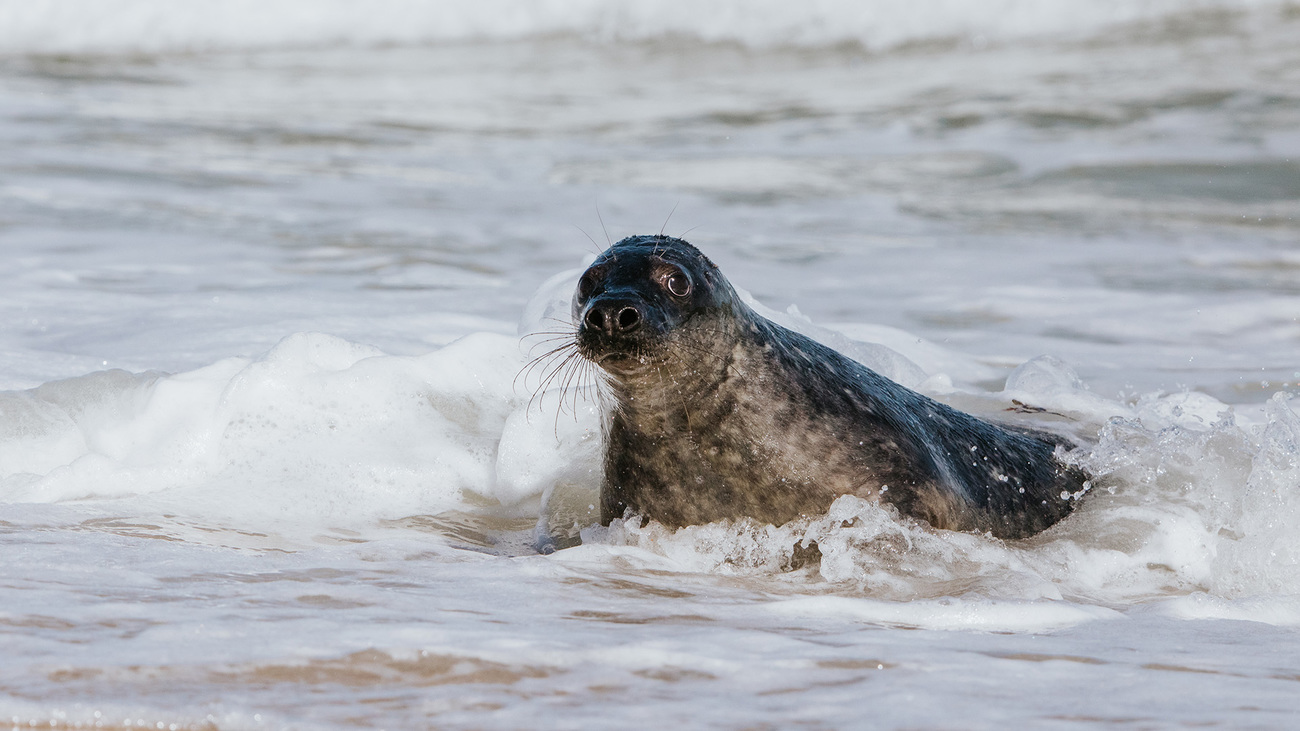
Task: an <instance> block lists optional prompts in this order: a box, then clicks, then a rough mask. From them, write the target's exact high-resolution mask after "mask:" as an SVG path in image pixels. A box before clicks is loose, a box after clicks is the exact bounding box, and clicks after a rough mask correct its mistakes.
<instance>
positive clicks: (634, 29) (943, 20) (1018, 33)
mask: <svg viewBox="0 0 1300 731" xmlns="http://www.w3.org/2000/svg"><path fill="white" fill-rule="evenodd" d="M1285 4H1286V3H1285V2H1281V1H1279V0H1197V1H1196V2H1185V1H1182V0H1143V1H1142V2H1122V1H1121V0H1090V1H1089V2H1082V3H1080V2H1068V1H1067V0H1050V1H1047V2H1026V1H1025V0H996V1H995V2H975V1H971V0H921V1H919V2H916V1H908V0H887V1H886V2H874V3H855V2H848V1H846V0H819V1H818V2H808V3H789V2H778V1H774V0H763V1H762V2H742V1H741V0H726V1H724V2H711V3H705V4H700V3H697V2H689V1H688V0H655V1H653V2H633V1H631V0H578V1H577V2H530V1H529V0H474V1H472V2H471V1H469V0H453V1H450V2H438V3H428V2H420V1H419V0H374V1H373V2H367V3H359V2H352V1H350V0H317V1H315V2H307V1H305V0H260V1H258V2H254V1H253V0H229V1H227V2H221V3H170V2H165V1H163V0H47V1H46V2H39V3H7V4H6V5H5V6H4V7H0V52H9V53H32V52H41V53H52V52H58V53H103V52H109V53H115V52H126V53H131V52H146V53H148V52H158V51H177V50H202V49H248V48H279V47H293V46H307V45H313V46H314V45H334V44H351V45H378V44H392V43H425V42H431V41H464V40H479V39H495V40H500V39H516V38H525V37H530V36H543V35H547V34H556V33H573V34H578V35H581V36H585V37H588V38H592V39H598V40H607V39H619V40H625V39H632V40H644V39H653V38H663V37H667V36H672V35H685V36H689V37H695V38H699V39H702V40H706V41H731V42H739V43H743V44H747V45H752V46H771V45H780V44H794V45H804V46H822V45H831V44H836V43H845V42H854V43H860V44H862V45H864V46H865V47H867V48H872V49H879V48H888V47H891V46H896V45H899V44H903V43H909V42H917V41H926V40H935V39H952V38H958V39H967V40H972V41H974V42H976V43H985V42H989V41H1002V40H1014V39H1026V38H1034V37H1040V36H1069V37H1077V36H1081V35H1086V34H1089V33H1093V32H1096V31H1098V30H1100V29H1103V28H1106V27H1108V26H1111V25H1114V24H1117V23H1127V22H1133V21H1142V20H1156V19H1159V18H1162V17H1164V16H1167V15H1170V14H1173V13H1186V12H1196V11H1213V10H1228V11H1239V10H1256V9H1272V8H1277V7H1280V6H1284V5H1285Z"/></svg>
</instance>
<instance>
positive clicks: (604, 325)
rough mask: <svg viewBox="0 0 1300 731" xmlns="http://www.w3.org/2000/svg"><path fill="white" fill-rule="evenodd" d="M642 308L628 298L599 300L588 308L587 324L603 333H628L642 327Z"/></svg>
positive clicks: (584, 319) (585, 319)
mask: <svg viewBox="0 0 1300 731" xmlns="http://www.w3.org/2000/svg"><path fill="white" fill-rule="evenodd" d="M642 319H643V318H642V316H641V310H640V308H638V307H637V306H636V304H635V303H632V302H628V301H627V300H603V301H602V300H597V301H595V302H592V303H591V305H590V306H589V307H588V308H587V315H586V317H584V318H583V321H584V322H585V323H586V326H587V327H589V328H591V329H593V330H596V331H597V332H600V333H601V334H603V335H611V336H612V335H628V334H631V333H633V332H636V331H637V329H638V328H640V327H641V320H642Z"/></svg>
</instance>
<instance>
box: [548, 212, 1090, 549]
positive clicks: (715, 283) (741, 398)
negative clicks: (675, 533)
mask: <svg viewBox="0 0 1300 731" xmlns="http://www.w3.org/2000/svg"><path fill="white" fill-rule="evenodd" d="M573 312H574V320H575V322H577V323H578V334H577V342H578V350H579V352H580V353H581V354H582V355H583V357H585V358H587V359H588V360H590V361H591V362H593V363H595V364H596V365H598V366H599V367H600V368H601V369H602V370H603V371H604V373H605V375H606V376H607V379H606V380H607V384H608V387H609V391H610V394H611V395H612V397H613V399H612V408H611V413H610V414H609V415H608V417H609V421H608V426H607V435H606V437H607V442H606V452H605V480H604V484H603V485H602V487H601V521H602V523H604V524H606V525H608V524H609V522H610V521H611V520H613V519H615V518H622V517H624V516H625V515H627V514H634V515H639V516H641V517H643V518H648V519H650V520H655V521H658V522H660V523H663V524H665V525H667V526H671V527H680V526H685V525H693V524H700V523H709V522H713V521H717V520H722V519H727V518H730V519H738V518H743V517H749V518H754V519H756V520H759V521H762V522H766V523H772V524H776V525H780V524H783V523H786V522H788V521H790V520H793V519H795V518H798V517H801V516H816V515H820V514H822V513H824V512H826V510H827V508H829V506H830V504H831V502H833V501H834V500H835V498H837V497H839V496H840V495H846V494H851V495H858V496H860V497H863V498H866V499H871V500H881V501H884V502H886V503H889V504H891V505H894V506H895V507H897V508H898V510H899V511H900V512H901V513H903V514H905V515H909V516H912V517H915V518H919V519H921V520H925V521H928V522H929V523H930V524H932V525H934V526H935V527H938V528H947V529H952V530H963V531H979V532H989V533H992V534H993V535H994V536H998V537H1000V538H1022V537H1026V536H1030V535H1033V534H1034V533H1037V532H1039V531H1041V530H1043V529H1045V528H1047V527H1048V526H1050V525H1052V524H1053V523H1056V522H1057V521H1059V520H1061V519H1062V518H1064V517H1065V516H1066V515H1068V514H1069V512H1070V510H1071V508H1072V507H1073V505H1074V500H1073V499H1071V498H1070V497H1069V495H1071V494H1075V493H1081V491H1082V490H1083V489H1084V482H1085V480H1086V479H1087V476H1086V475H1085V474H1083V473H1082V472H1080V471H1079V470H1077V469H1075V468H1073V467H1069V466H1067V465H1064V464H1062V463H1061V462H1060V461H1058V459H1057V458H1056V456H1055V450H1056V447H1057V444H1056V443H1054V442H1053V441H1050V439H1051V437H1047V436H1045V435H1041V434H1036V433H1027V432H1020V431H1016V430H1013V429H1010V428H1007V427H1001V426H997V425H994V424H990V423H988V422H985V421H982V420H980V419H977V418H975V417H973V416H970V415H968V414H964V413H962V412H960V411H957V410H955V409H952V408H950V407H948V406H945V405H943V404H940V403H938V402H936V401H934V400H932V399H929V398H926V397H925V396H922V395H920V394H918V393H916V392H914V391H911V390H909V389H907V388H904V387H902V386H900V385H898V384H896V383H894V382H892V381H890V380H889V379H887V378H885V377H883V376H881V375H879V374H877V373H876V372H874V371H872V370H871V369H869V368H867V367H866V366H863V365H861V364H860V363H857V362H856V361H853V360H851V359H849V358H847V357H845V356H843V355H841V354H839V353H838V352H836V351H834V350H831V349H830V348H828V347H826V346H824V345H821V344H819V343H817V342H815V341H813V340H810V339H809V338H807V337H805V336H803V335H800V334H798V333H795V332H793V331H790V330H787V329H785V328H783V327H781V326H779V325H777V324H775V323H773V322H771V321H770V320H767V319H766V318H764V317H762V316H760V315H759V314H757V313H755V312H754V311H753V310H751V309H750V308H749V307H748V306H746V305H745V304H744V303H742V302H741V301H740V298H739V297H738V296H737V295H736V292H735V291H734V290H733V289H732V287H731V284H730V283H729V282H728V281H727V279H726V278H725V277H723V276H722V273H721V272H719V271H718V269H717V267H716V266H714V265H713V263H712V262H711V261H709V260H708V258H706V257H705V256H704V255H703V254H702V253H700V252H699V250H697V249H696V248H695V247H694V246H691V245H690V244H688V243H686V242H685V241H682V240H680V239H675V238H671V237H667V236H634V237H630V238H627V239H624V240H622V241H620V242H618V243H617V244H614V245H613V246H612V247H610V248H609V249H608V250H606V251H605V252H604V253H603V254H601V255H600V257H599V258H597V259H596V261H595V263H593V264H592V265H591V267H590V268H589V269H588V270H587V271H586V273H584V274H583V276H582V279H581V280H580V281H579V285H578V291H577V293H576V294H575V296H574V300H573ZM1063 494H1066V495H1067V496H1066V497H1063Z"/></svg>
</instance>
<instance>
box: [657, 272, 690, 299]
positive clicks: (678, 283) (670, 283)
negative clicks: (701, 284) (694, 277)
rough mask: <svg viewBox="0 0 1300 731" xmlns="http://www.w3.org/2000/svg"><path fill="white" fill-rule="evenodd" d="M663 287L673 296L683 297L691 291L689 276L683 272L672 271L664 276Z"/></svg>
mask: <svg viewBox="0 0 1300 731" xmlns="http://www.w3.org/2000/svg"><path fill="white" fill-rule="evenodd" d="M664 287H666V288H667V289H668V292H669V293H670V294H672V295H673V296H674V297H685V296H686V295H688V294H690V293H691V278H690V277H688V276H687V275H686V273H685V272H674V273H672V274H669V275H668V276H667V277H664Z"/></svg>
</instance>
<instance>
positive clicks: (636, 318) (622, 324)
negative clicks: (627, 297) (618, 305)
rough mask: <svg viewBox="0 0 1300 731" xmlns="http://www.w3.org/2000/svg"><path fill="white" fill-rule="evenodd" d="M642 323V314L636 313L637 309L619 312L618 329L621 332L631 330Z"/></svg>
mask: <svg viewBox="0 0 1300 731" xmlns="http://www.w3.org/2000/svg"><path fill="white" fill-rule="evenodd" d="M639 322H641V313H640V312H637V311H636V308H635V307H624V308H623V309H621V310H619V311H618V327H619V329H620V330H631V329H632V328H634V327H636V326H637V323H639Z"/></svg>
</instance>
